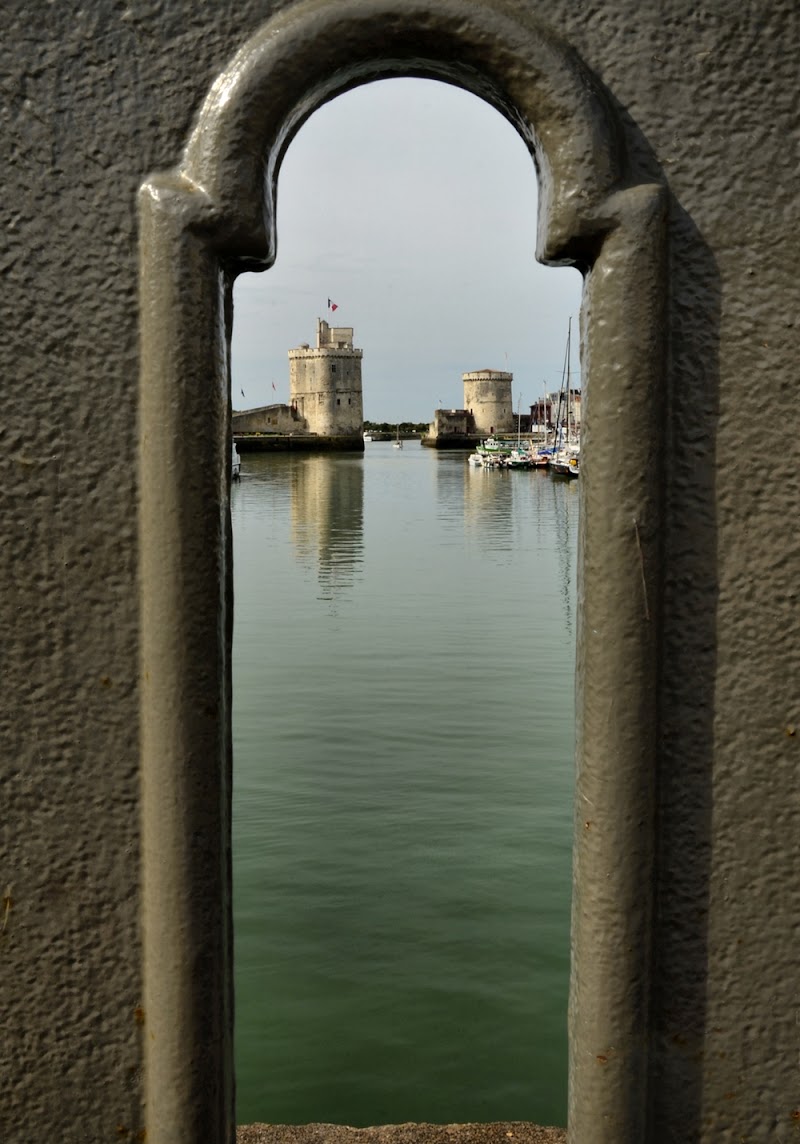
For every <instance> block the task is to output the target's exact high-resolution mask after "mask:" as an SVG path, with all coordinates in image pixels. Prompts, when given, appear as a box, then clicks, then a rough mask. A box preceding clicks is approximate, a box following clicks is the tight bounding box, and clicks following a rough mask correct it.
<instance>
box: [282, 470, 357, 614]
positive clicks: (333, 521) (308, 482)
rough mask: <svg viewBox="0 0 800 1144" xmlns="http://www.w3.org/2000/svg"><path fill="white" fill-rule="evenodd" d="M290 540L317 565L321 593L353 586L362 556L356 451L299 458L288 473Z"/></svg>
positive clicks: (329, 596) (333, 593) (329, 595)
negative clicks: (290, 514)
mask: <svg viewBox="0 0 800 1144" xmlns="http://www.w3.org/2000/svg"><path fill="white" fill-rule="evenodd" d="M291 509H292V544H293V546H294V550H295V552H296V554H297V557H298V559H299V560H300V561H301V562H302V563H304V564H306V565H307V566H313V565H314V564H316V566H317V576H318V580H319V586H320V588H321V589H322V594H323V598H324V599H334V597H336V596H337V595H338V594H339V593H341V592H342V591H343V590H345V589H347V588H350V587H352V585H353V583H354V582H355V579H356V570H357V569H358V567H359V565H360V564H361V563H362V560H363V547H364V546H363V527H364V469H363V462H362V460H361V458H360V457H350V456H345V455H343V454H338V455H337V454H331V453H321V454H317V455H315V454H311V455H307V456H304V457H302V458H300V457H298V458H297V463H296V464H295V465H294V466H293V468H292V478H291Z"/></svg>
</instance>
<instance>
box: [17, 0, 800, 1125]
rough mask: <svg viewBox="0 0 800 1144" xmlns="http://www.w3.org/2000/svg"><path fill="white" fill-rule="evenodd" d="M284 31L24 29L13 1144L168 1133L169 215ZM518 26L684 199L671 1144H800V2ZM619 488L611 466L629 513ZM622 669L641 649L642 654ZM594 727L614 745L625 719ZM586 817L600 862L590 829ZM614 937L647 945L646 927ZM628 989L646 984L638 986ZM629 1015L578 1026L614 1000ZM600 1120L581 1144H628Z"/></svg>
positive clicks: (668, 1085) (610, 706)
mask: <svg viewBox="0 0 800 1144" xmlns="http://www.w3.org/2000/svg"><path fill="white" fill-rule="evenodd" d="M285 7H287V5H286V4H283V3H273V2H270V0H240V2H239V3H237V4H236V5H235V6H233V5H227V4H223V5H220V4H219V3H216V2H212V0H165V2H164V3H159V4H157V3H151V2H150V0H143V2H142V3H139V4H135V5H131V6H129V7H123V6H120V5H119V4H117V3H116V2H115V0H95V2H94V3H93V4H92V5H89V6H87V5H83V4H79V3H77V0H63V2H62V3H60V4H57V5H48V6H47V9H46V19H44V18H41V17H43V16H44V14H45V13H44V11H43V12H42V13H39V14H38V15H37V13H35V12H34V13H32V11H31V9H30V6H29V5H26V4H22V2H21V0H11V2H10V3H9V4H7V5H6V8H5V10H4V35H3V37H2V40H1V41H0V56H1V58H2V70H1V71H0V74H1V75H2V79H3V88H4V99H3V101H2V110H1V111H0V115H1V116H2V127H3V130H2V144H0V146H2V148H3V171H4V195H3V202H2V223H3V234H4V236H5V242H4V244H3V254H2V268H3V275H4V278H3V281H4V289H3V293H2V306H3V312H4V319H5V321H4V329H5V336H4V338H3V340H2V344H0V354H2V364H3V369H2V375H3V378H4V384H3V387H2V397H1V398H0V400H1V401H2V415H1V416H0V426H2V433H3V440H4V448H3V450H2V452H1V453H0V463H1V464H2V467H3V476H2V488H3V490H4V498H3V538H4V542H3V544H2V546H0V553H2V556H1V557H0V558H1V559H2V561H3V568H2V582H3V584H4V591H3V593H2V598H1V599H0V608H2V630H3V636H4V641H3V642H4V648H3V667H4V686H3V692H2V705H3V716H2V722H1V723H0V726H2V736H3V739H2V742H3V752H2V759H3V762H2V778H3V787H2V789H3V840H4V848H3V861H2V874H1V877H2V886H3V890H4V900H5V905H4V908H3V933H2V937H1V938H0V957H2V964H3V971H4V982H5V988H4V1014H3V1016H4V1021H3V1028H4V1034H3V1038H2V1048H1V1049H0V1054H2V1080H3V1108H2V1117H3V1125H2V1136H3V1139H4V1140H7V1141H10V1142H14V1144H16V1142H19V1144H29V1142H30V1141H33V1140H45V1139H54V1138H57V1139H59V1140H60V1141H64V1142H67V1144H72V1142H74V1144H84V1142H87V1141H106V1140H119V1139H134V1138H136V1134H137V1133H139V1132H140V1131H141V1130H142V1128H143V1126H144V1112H143V1109H142V1104H141V1094H142V1061H143V1056H142V1043H143V1038H144V1037H145V1036H146V1035H147V1034H146V1030H147V1015H146V1014H144V1013H143V1012H142V1010H141V998H142V980H141V969H140V949H141V936H140V929H139V914H140V892H139V858H140V801H139V779H138V764H139V753H138V736H137V726H138V716H139V687H140V683H139V658H138V645H139V630H140V629H139V594H138V592H139V585H138V578H137V561H138V551H137V537H136V523H135V522H136V516H137V499H138V490H139V484H140V474H139V473H138V471H137V430H136V426H137V414H138V405H137V401H138V398H137V387H136V378H137V374H138V370H139V349H138V347H139V326H138V310H137V215H136V205H135V200H136V192H137V188H138V187H139V186H140V184H141V183H142V181H143V180H144V179H145V177H146V176H147V175H148V173H149V172H151V171H154V170H164V169H168V168H171V167H173V166H174V165H175V164H176V163H177V162H178V160H179V158H180V155H181V152H182V149H183V147H184V144H185V142H186V139H187V137H188V133H189V130H190V127H191V124H192V122H193V120H194V117H195V116H196V114H197V111H198V108H199V107H200V105H201V103H202V101H203V99H204V97H205V94H206V92H207V91H208V89H209V86H210V85H211V83H212V82H213V80H214V78H215V77H216V76H217V75H218V74H219V72H220V71H221V70H222V68H223V67H224V66H225V65H226V64H227V62H228V61H229V59H230V58H231V56H232V55H233V53H234V52H235V51H236V50H237V49H238V48H239V47H240V45H241V44H242V43H243V41H244V40H245V39H246V38H247V37H248V36H249V35H251V34H252V33H253V32H254V31H255V30H256V29H257V27H258V26H259V25H260V24H261V23H262V21H264V20H265V19H266V18H267V17H268V16H270V15H271V14H273V13H274V12H276V11H278V10H280V9H282V8H285ZM326 7H327V5H326V4H325V3H324V2H322V3H320V4H319V8H320V10H324V9H325V8H326ZM366 7H369V5H366ZM474 7H475V5H473V4H472V3H470V0H463V3H462V4H461V8H462V9H463V10H464V12H465V13H469V12H470V11H472V9H473V8H474ZM483 7H484V8H492V7H494V5H492V4H485V5H483ZM510 7H511V9H512V11H516V12H518V13H519V14H521V15H522V16H526V15H534V16H539V17H541V19H543V20H545V21H546V22H547V24H548V26H549V27H550V28H552V29H554V30H555V31H556V32H557V33H558V35H559V36H561V37H563V38H564V40H565V41H566V42H567V43H568V44H569V45H570V46H571V48H572V49H574V51H575V52H576V53H577V57H578V58H580V59H581V60H582V61H583V62H584V64H585V65H586V66H587V67H588V68H589V69H590V71H591V72H592V73H594V75H595V76H596V77H598V78H599V80H600V81H601V83H602V84H603V85H604V86H605V89H606V90H607V92H608V97H609V100H610V106H611V107H612V109H613V112H614V115H615V117H616V119H617V120H618V121H619V123H620V124H621V125H622V132H623V135H624V138H625V141H626V145H627V149H628V155H629V163H630V168H631V170H633V171H634V172H636V173H638V175H639V176H640V177H649V178H652V179H653V180H655V181H656V182H659V181H662V180H665V181H666V185H667V186H668V188H669V191H670V196H671V197H670V207H669V232H670V240H671V247H670V249H671V255H670V266H669V311H668V337H669V368H668V373H667V387H666V408H667V416H666V420H665V422H664V426H663V432H664V438H663V441H664V450H665V454H664V459H665V473H666V480H665V508H666V512H665V521H664V529H663V554H662V560H661V565H660V572H659V579H660V583H661V588H662V591H663V599H664V604H663V624H662V637H661V644H660V647H661V654H660V660H659V681H660V682H659V696H658V710H659V725H658V742H659V758H658V767H657V773H656V774H655V776H654V782H655V790H656V794H657V819H656V826H657V831H656V833H655V835H654V845H655V865H654V882H653V889H654V895H655V910H654V915H653V918H652V929H651V932H650V941H651V945H652V951H653V964H654V971H653V976H652V982H651V987H650V989H649V992H648V994H647V996H646V997H644V998H643V999H642V1001H641V1004H642V1006H643V1008H644V1009H646V1011H647V1013H648V1028H649V1030H650V1033H649V1036H648V1039H647V1042H646V1043H643V1044H642V1046H641V1051H642V1054H643V1056H644V1058H646V1062H647V1063H646V1074H647V1077H648V1084H647V1086H646V1129H645V1130H644V1131H643V1132H642V1133H641V1135H640V1137H639V1139H647V1140H652V1141H665V1142H666V1141H674V1140H679V1141H682V1142H683V1141H689V1140H702V1141H704V1142H711V1141H714V1142H716V1141H720V1142H721V1141H725V1142H728V1141H740V1140H745V1141H750V1142H753V1144H763V1142H766V1141H767V1140H786V1141H789V1140H791V1139H794V1136H795V1134H796V1131H797V1112H796V1110H797V1103H798V1102H797V1067H798V1057H799V1051H800V1050H799V1047H798V1031H799V1030H800V1024H799V1023H798V1008H797V996H796V993H797V989H796V983H797V980H798V976H799V971H800V942H798V940H797V925H798V916H799V914H800V908H799V903H798V886H799V885H800V879H798V871H799V870H800V854H799V853H798V848H799V847H800V841H799V840H800V831H798V830H797V826H796V820H797V810H798V797H797V768H798V750H800V736H798V734H797V731H796V728H797V726H798V725H800V710H799V709H798V703H799V700H798V694H797V679H798V677H799V675H800V673H799V672H798V667H799V666H800V664H799V663H798V660H799V659H800V640H798V618H797V583H796V582H797V568H798V547H799V546H800V542H799V541H798V535H797V530H796V527H795V521H796V516H797V505H798V503H799V502H800V466H799V465H798V464H797V458H796V453H797V450H798V441H800V432H798V424H797V421H798V413H797V409H798V405H797V401H796V394H795V390H796V371H795V368H794V363H795V362H796V360H797V357H798V351H799V350H800V346H798V335H797V325H796V313H797V310H798V286H797V274H796V263H797V254H798V249H797V248H798V240H797V237H796V227H795V220H796V213H797V208H796V203H797V191H796V153H795V148H794V142H795V141H796V133H797V123H798V106H797V90H798V89H797V59H798V58H800V16H798V13H797V9H796V5H795V4H794V3H792V2H791V0H773V2H772V3H771V4H769V5H765V4H763V3H762V2H761V0H713V2H709V3H705V4H697V3H696V0H606V2H605V3H582V4H576V3H574V2H573V0H547V3H546V4H545V3H544V2H541V3H540V2H539V0H517V2H516V3H512V4H511V5H510ZM376 27H377V29H378V30H376V36H377V35H378V34H379V31H380V26H379V25H376ZM637 301H638V299H634V298H629V299H627V300H626V303H625V304H629V305H631V306H634V305H635V304H636V302H637ZM587 319H588V320H589V322H590V323H591V321H592V320H593V319H592V313H591V311H590V312H589V314H588V315H587ZM603 400H604V401H608V400H610V398H608V397H607V396H605V397H604V398H603ZM765 404H766V407H767V408H768V409H769V408H775V409H779V410H780V413H781V437H780V442H779V447H778V450H777V454H778V457H777V458H774V457H771V456H769V455H767V456H766V457H764V460H763V462H762V461H761V460H760V457H759V454H758V453H755V454H754V443H753V440H752V435H751V433H750V429H749V427H750V426H751V425H752V424H755V423H757V422H758V421H759V420H760V419H762V418H763V411H764V407H765ZM764 444H765V445H766V446H768V447H769V445H770V442H769V441H768V440H767V441H765V442H764ZM624 463H625V459H624V457H623V456H622V455H620V456H619V458H618V464H620V465H621V464H624ZM606 475H608V476H609V479H610V472H609V473H608V474H606V473H605V472H604V471H603V469H602V466H601V467H599V468H598V469H596V471H595V481H596V482H597V481H600V480H602V479H603V477H604V476H606ZM609 511H611V508H610V509H609ZM649 571H650V570H649V569H648V572H649ZM592 574H593V573H592V567H589V568H588V569H587V576H591V575H592ZM188 588H189V590H191V585H189V586H188ZM612 621H613V617H612ZM588 634H589V633H587V631H586V630H584V632H583V636H582V639H584V640H586V639H587V637H588ZM603 638H604V639H605V640H607V641H608V642H609V643H612V644H613V641H614V640H615V638H616V633H615V629H614V624H613V622H610V623H609V625H608V628H607V630H606V631H605V632H604V633H603ZM589 698H590V699H591V700H592V701H595V700H596V703H597V707H598V710H599V709H600V708H601V707H602V709H603V710H604V711H605V713H606V719H607V722H608V725H609V727H610V728H612V729H613V727H614V724H615V722H616V721H617V720H618V719H619V718H620V717H621V713H622V712H624V710H625V706H626V695H625V694H624V693H622V694H607V693H606V694H603V692H602V689H598V690H597V691H596V693H592V695H590V696H589ZM603 705H604V706H603ZM578 817H579V829H582V830H584V831H585V832H586V834H587V836H588V837H590V838H591V835H592V832H593V831H594V830H595V828H596V820H595V816H594V814H593V813H592V810H591V809H588V808H586V807H583V806H581V807H579V808H578ZM592 877H593V876H592V871H591V867H590V866H589V865H587V866H585V867H581V868H580V869H579V870H578V873H577V879H578V882H577V885H578V888H579V889H580V888H581V887H583V890H582V896H580V897H579V900H580V901H581V902H584V901H586V900H587V898H591V897H594V898H595V899H596V900H597V901H599V902H600V903H601V904H602V901H603V898H602V886H598V885H597V884H595V883H593V882H592ZM6 887H9V888H8V890H6ZM607 916H608V917H609V925H610V926H614V925H618V926H619V930H620V933H621V934H622V940H624V929H625V924H624V923H625V919H624V918H616V917H614V902H613V900H609V901H608V902H607ZM637 940H638V939H637ZM599 968H600V970H601V971H605V972H607V973H608V975H609V979H613V966H607V965H600V967H599ZM579 972H580V973H584V969H582V968H581V969H579ZM598 980H600V979H598V978H594V979H593V978H591V976H589V977H587V979H586V982H585V989H586V990H588V991H589V992H588V993H582V992H581V989H580V988H579V989H578V990H577V993H576V996H578V997H582V996H589V993H591V992H593V993H594V994H595V1000H596V994H597V992H598V989H599V988H600V986H599V985H598ZM579 984H581V983H580V982H579ZM582 988H583V986H582ZM601 1001H602V998H601ZM609 1004H611V1002H610V1001H609ZM143 1022H144V1024H143ZM604 1049H605V1051H603V1052H598V1053H596V1054H595V1057H594V1058H593V1066H594V1067H595V1068H596V1073H597V1077H596V1080H595V1081H594V1082H593V1086H592V1087H591V1088H581V1089H580V1090H579V1091H578V1093H577V1096H576V1100H577V1102H578V1110H579V1112H580V1113H581V1115H580V1116H579V1117H576V1123H580V1124H582V1125H584V1126H585V1125H586V1124H587V1123H590V1119H591V1118H590V1117H589V1116H588V1115H587V1109H586V1108H585V1107H583V1109H582V1111H581V1106H582V1105H583V1106H585V1105H586V1104H587V1103H590V1102H591V1100H592V1099H594V1098H595V1097H596V1098H597V1099H600V1098H601V1097H602V1095H603V1093H604V1088H607V1087H610V1088H611V1089H612V1096H611V1099H612V1103H613V1102H615V1101H616V1102H619V1101H623V1100H624V1099H625V1094H624V1093H623V1092H621V1091H620V1090H619V1088H618V1087H614V1086H615V1085H616V1084H617V1082H616V1080H614V1079H607V1078H612V1077H613V1076H614V1073H613V1069H614V1054H615V1045H614V1044H608V1045H606V1046H604ZM601 1119H602V1118H600V1117H598V1118H597V1124H596V1127H595V1128H594V1129H587V1128H586V1127H581V1128H580V1129H576V1131H579V1132H580V1136H575V1137H574V1144H588V1142H589V1141H590V1140H600V1139H602V1140H604V1141H605V1140H606V1139H607V1137H606V1136H605V1135H602V1132H603V1126H602V1123H601ZM151 1138H152V1137H151ZM201 1138H203V1136H202V1132H201V1131H200V1130H199V1129H198V1131H197V1135H196V1136H195V1137H193V1139H197V1140H199V1139H201ZM624 1139H625V1140H629V1141H630V1144H633V1140H632V1139H631V1138H630V1136H629V1135H628V1136H626V1137H624ZM618 1140H620V1141H621V1140H623V1136H619V1137H618Z"/></svg>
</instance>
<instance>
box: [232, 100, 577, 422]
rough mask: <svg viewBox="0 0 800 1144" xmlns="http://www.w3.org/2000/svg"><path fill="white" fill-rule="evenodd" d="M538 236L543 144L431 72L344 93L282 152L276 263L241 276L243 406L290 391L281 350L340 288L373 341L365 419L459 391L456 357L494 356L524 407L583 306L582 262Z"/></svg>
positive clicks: (341, 311)
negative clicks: (561, 262)
mask: <svg viewBox="0 0 800 1144" xmlns="http://www.w3.org/2000/svg"><path fill="white" fill-rule="evenodd" d="M535 247H536V177H535V172H534V167H533V160H532V159H531V158H530V156H529V155H528V152H527V151H526V149H525V147H524V145H523V143H522V140H521V139H520V138H519V136H518V135H517V134H516V132H515V131H514V130H513V128H512V127H511V126H510V125H509V124H508V123H507V122H506V121H505V120H504V119H503V118H502V117H501V116H500V115H499V114H498V113H497V112H496V111H495V110H494V109H493V108H491V107H489V106H488V105H487V104H485V103H483V102H482V101H481V100H478V99H476V98H475V97H474V96H471V95H468V94H467V93H466V92H463V91H461V90H460V89H458V88H454V87H450V86H448V85H446V84H441V83H434V82H432V81H427V80H413V79H394V80H386V81H383V82H381V83H373V84H368V85H365V86H363V87H360V88H358V89H357V90H355V91H352V92H348V93H347V94H346V95H343V96H340V97H339V98H338V99H335V100H333V101H332V102H331V103H328V104H326V105H325V106H324V107H323V108H321V109H320V110H319V111H317V112H316V113H315V114H314V115H313V116H312V117H311V119H310V120H309V121H308V122H307V123H306V124H305V126H304V127H303V128H302V129H301V131H300V132H299V134H298V135H297V136H296V138H295V140H294V142H293V143H292V144H291V146H290V148H289V150H288V152H287V155H286V158H285V160H284V163H283V167H282V168H281V173H280V178H279V184H278V256H277V260H276V262H275V265H274V267H273V268H272V269H271V270H268V271H266V272H265V273H264V274H247V275H243V276H242V277H240V278H239V280H238V282H237V285H236V288H235V295H234V299H235V302H234V343H233V404H234V408H236V409H244V408H252V407H254V406H258V405H266V404H269V403H270V402H273V401H283V402H285V401H287V400H288V395H289V363H288V358H287V352H288V350H289V349H291V348H292V347H294V346H297V345H299V344H300V343H301V342H309V343H311V344H312V345H313V344H314V338H315V331H316V320H317V318H318V317H320V318H326V317H329V315H328V312H327V302H328V298H329V297H330V298H331V299H332V300H333V301H334V302H336V303H337V304H338V307H339V308H338V309H337V310H336V312H335V314H334V315H333V316H332V318H330V320H331V322H332V323H335V324H338V325H342V326H352V327H353V328H354V332H355V339H354V340H355V345H356V346H359V347H361V349H363V351H364V360H363V386H364V416H365V418H366V419H367V420H371V421H390V422H398V421H430V420H431V418H432V416H433V411H434V409H436V408H439V407H442V406H443V407H445V408H461V407H462V406H463V386H462V382H461V375H462V373H465V372H467V371H469V370H475V369H484V368H492V369H503V370H510V371H511V372H513V374H514V383H513V396H514V406H515V408H516V406H517V403H518V401H519V399H520V395H521V405H522V409H523V410H525V409H526V408H527V407H528V406H530V405H531V404H532V402H534V401H535V400H537V398H538V397H539V396H540V395H541V393H542V389H543V386H544V384H545V383H546V384H547V387H548V389H557V388H558V386H559V384H560V381H561V376H562V370H563V363H564V348H565V343H566V334H567V319H568V318H569V316H570V315H571V316H572V317H573V326H575V325H576V322H575V319H576V318H577V314H578V308H579V306H580V286H581V279H580V275H579V274H578V272H577V271H576V270H573V269H570V268H561V269H554V268H547V267H543V266H540V265H539V264H538V263H537V262H536V260H535V258H534V251H535ZM573 349H574V352H573V376H576V375H577V370H578V353H577V339H574V340H573ZM273 385H274V386H275V388H274V389H273ZM242 391H243V392H244V397H243V396H242Z"/></svg>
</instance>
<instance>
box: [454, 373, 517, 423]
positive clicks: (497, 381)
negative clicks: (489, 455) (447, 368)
mask: <svg viewBox="0 0 800 1144" xmlns="http://www.w3.org/2000/svg"><path fill="white" fill-rule="evenodd" d="M461 380H462V382H463V383H464V408H465V409H468V410H469V412H470V413H471V414H472V417H473V419H474V425H475V427H474V429H473V430H472V432H473V433H485V434H489V433H510V432H511V431H512V430H513V429H514V428H515V427H516V426H515V423H514V407H513V398H512V394H511V385H512V382H513V380H514V375H513V373H505V372H503V371H502V370H499V369H477V370H474V371H473V372H472V373H464V374H462V375H461Z"/></svg>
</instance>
